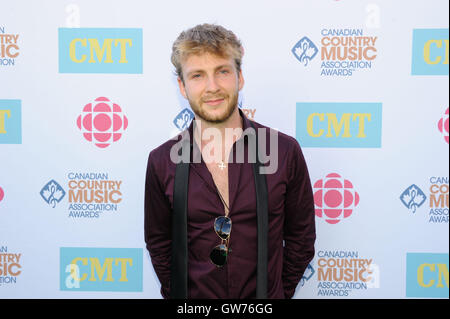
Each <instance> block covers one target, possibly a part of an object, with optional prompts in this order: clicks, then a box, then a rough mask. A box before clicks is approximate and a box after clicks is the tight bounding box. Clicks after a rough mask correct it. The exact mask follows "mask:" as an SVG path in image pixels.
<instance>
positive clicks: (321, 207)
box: [314, 173, 359, 224]
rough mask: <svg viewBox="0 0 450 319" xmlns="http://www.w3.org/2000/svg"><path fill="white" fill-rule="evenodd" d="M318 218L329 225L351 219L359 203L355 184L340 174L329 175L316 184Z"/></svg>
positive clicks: (315, 195)
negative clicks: (354, 187)
mask: <svg viewBox="0 0 450 319" xmlns="http://www.w3.org/2000/svg"><path fill="white" fill-rule="evenodd" d="M314 203H315V208H316V209H315V211H316V216H317V217H320V218H324V219H325V221H326V222H327V223H329V224H337V223H339V222H340V221H341V220H342V219H345V218H347V217H349V216H350V215H351V214H352V213H353V209H354V208H355V207H356V206H357V205H358V203H359V194H358V193H357V192H356V191H355V190H354V189H353V184H352V183H351V182H350V181H349V180H347V179H344V178H342V177H341V176H340V175H339V174H336V173H331V174H328V175H327V176H326V177H325V178H324V179H319V180H318V181H316V182H315V183H314Z"/></svg>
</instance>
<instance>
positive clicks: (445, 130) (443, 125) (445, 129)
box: [438, 108, 448, 144]
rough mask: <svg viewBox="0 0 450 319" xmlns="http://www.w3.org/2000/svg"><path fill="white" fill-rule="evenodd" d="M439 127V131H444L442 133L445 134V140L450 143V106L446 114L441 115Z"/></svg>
mask: <svg viewBox="0 0 450 319" xmlns="http://www.w3.org/2000/svg"><path fill="white" fill-rule="evenodd" d="M438 129H439V132H441V133H442V135H443V136H444V140H445V141H446V142H447V144H448V108H447V110H446V111H445V114H444V116H443V117H441V119H440V120H439V122H438Z"/></svg>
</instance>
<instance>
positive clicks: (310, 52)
mask: <svg viewBox="0 0 450 319" xmlns="http://www.w3.org/2000/svg"><path fill="white" fill-rule="evenodd" d="M317 52H319V49H317V47H316V45H315V44H314V43H313V42H312V41H311V40H310V39H308V38H307V37H303V38H301V39H300V41H298V42H297V43H296V44H295V45H294V47H293V48H292V53H293V54H294V56H295V57H296V58H297V60H299V61H300V62H301V63H303V65H304V66H307V65H308V62H309V61H311V60H312V59H314V57H315V56H316V54H317Z"/></svg>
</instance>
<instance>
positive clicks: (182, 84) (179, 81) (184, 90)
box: [177, 77, 187, 99]
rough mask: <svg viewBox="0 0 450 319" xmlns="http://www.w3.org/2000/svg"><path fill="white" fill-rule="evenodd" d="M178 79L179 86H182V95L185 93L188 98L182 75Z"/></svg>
mask: <svg viewBox="0 0 450 319" xmlns="http://www.w3.org/2000/svg"><path fill="white" fill-rule="evenodd" d="M177 81H178V86H179V87H180V93H181V95H183V96H184V98H185V99H187V95H186V89H185V87H184V83H183V80H182V79H181V78H180V77H178V78H177Z"/></svg>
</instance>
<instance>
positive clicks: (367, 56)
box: [291, 28, 378, 77]
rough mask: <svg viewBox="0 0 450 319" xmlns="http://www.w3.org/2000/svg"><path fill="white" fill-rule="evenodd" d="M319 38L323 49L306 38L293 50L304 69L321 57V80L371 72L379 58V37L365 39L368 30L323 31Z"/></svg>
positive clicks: (368, 36) (324, 29)
mask: <svg viewBox="0 0 450 319" xmlns="http://www.w3.org/2000/svg"><path fill="white" fill-rule="evenodd" d="M320 36H321V38H320V45H321V46H320V47H319V46H317V45H316V44H315V43H314V42H313V41H312V40H311V39H310V38H308V37H306V36H304V37H302V38H301V39H300V40H299V41H298V42H297V43H296V44H295V45H294V47H293V48H292V49H291V51H292V53H293V55H294V56H295V58H296V59H297V60H298V61H300V63H302V64H303V65H304V66H305V67H307V66H308V65H309V64H310V61H311V60H313V59H314V58H315V57H316V56H319V57H320V60H321V64H320V69H321V72H320V75H321V76H342V77H348V76H352V75H353V74H354V72H357V71H359V70H363V69H366V70H368V69H372V67H373V65H372V64H373V62H374V60H375V59H376V58H377V55H378V52H377V48H376V42H377V40H378V37H377V36H370V35H366V32H365V30H363V29H360V28H358V29H334V28H329V29H328V28H323V29H322V30H321V31H320ZM319 52H320V53H319Z"/></svg>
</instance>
